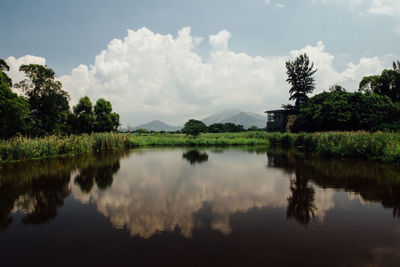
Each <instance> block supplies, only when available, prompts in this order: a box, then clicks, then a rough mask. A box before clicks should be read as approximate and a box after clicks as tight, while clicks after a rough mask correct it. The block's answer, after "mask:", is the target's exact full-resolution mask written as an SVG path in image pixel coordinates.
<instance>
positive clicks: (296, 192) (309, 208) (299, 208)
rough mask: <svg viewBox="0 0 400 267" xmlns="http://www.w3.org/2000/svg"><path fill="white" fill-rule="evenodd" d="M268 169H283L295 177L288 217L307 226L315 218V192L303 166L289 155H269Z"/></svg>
mask: <svg viewBox="0 0 400 267" xmlns="http://www.w3.org/2000/svg"><path fill="white" fill-rule="evenodd" d="M267 157H268V167H276V168H282V169H284V170H285V171H286V172H287V173H289V174H291V175H293V174H294V177H291V178H290V192H291V195H290V196H289V198H288V206H287V210H286V216H287V218H288V219H291V218H294V219H295V220H296V222H298V223H300V224H302V225H305V226H307V225H308V223H309V222H310V221H311V220H312V219H313V218H314V216H315V210H316V208H315V205H314V199H315V190H314V188H313V187H312V186H311V185H310V184H309V181H308V177H309V176H307V175H306V174H305V173H304V172H303V171H302V168H301V166H299V165H298V164H297V161H296V158H294V157H292V156H290V155H289V154H287V153H278V154H274V153H267Z"/></svg>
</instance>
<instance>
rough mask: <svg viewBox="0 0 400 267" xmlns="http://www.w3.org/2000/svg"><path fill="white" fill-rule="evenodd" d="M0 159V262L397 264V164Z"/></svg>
mask: <svg viewBox="0 0 400 267" xmlns="http://www.w3.org/2000/svg"><path fill="white" fill-rule="evenodd" d="M0 166H1V167H0V168H1V169H0V174H1V177H0V266H177V265H178V266H180V265H182V266H215V265H217V266H400V170H399V169H398V168H397V167H395V166H391V165H383V164H378V163H374V162H371V161H357V160H351V161H343V160H332V159H329V160H328V159H321V158H316V157H313V156H310V155H305V154H302V153H300V152H295V151H292V152H287V151H266V150H263V149H254V148H253V149H246V148H242V149H239V148H237V149H200V150H196V149H183V148H179V149H155V148H154V149H141V150H132V151H129V152H119V153H111V154H101V155H87V156H84V157H80V158H73V159H58V160H56V159H54V160H47V161H35V162H30V163H25V164H8V165H0Z"/></svg>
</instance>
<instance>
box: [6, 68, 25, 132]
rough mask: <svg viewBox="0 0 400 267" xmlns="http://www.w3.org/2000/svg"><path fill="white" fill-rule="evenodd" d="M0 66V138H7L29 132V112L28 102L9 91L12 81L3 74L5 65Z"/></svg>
mask: <svg viewBox="0 0 400 267" xmlns="http://www.w3.org/2000/svg"><path fill="white" fill-rule="evenodd" d="M0 65H1V71H0V125H1V127H0V138H8V137H11V136H13V135H15V134H16V133H26V132H27V131H28V130H29V127H30V111H29V104H28V101H27V100H26V99H25V98H24V97H21V96H18V95H17V94H15V93H13V92H12V91H11V88H10V86H11V85H12V81H11V79H10V78H9V77H8V76H7V74H5V73H4V72H3V70H9V67H8V65H7V63H5V62H4V61H0Z"/></svg>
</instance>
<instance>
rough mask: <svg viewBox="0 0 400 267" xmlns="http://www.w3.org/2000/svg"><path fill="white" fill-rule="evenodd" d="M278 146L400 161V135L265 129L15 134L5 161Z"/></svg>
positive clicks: (5, 146)
mask: <svg viewBox="0 0 400 267" xmlns="http://www.w3.org/2000/svg"><path fill="white" fill-rule="evenodd" d="M238 145H246V146H275V147H297V148H299V149H303V150H307V151H311V152H315V153H317V154H319V155H322V156H333V157H339V158H343V157H360V158H371V159H375V160H378V161H383V162H390V163H396V164H399V163H400V134H399V133H386V132H375V133H369V132H326V133H300V134H282V133H266V132H260V131H257V132H241V133H206V134H201V135H200V136H198V137H197V138H193V137H190V136H187V135H184V134H177V133H142V134H138V133H135V134H127V133H94V134H90V135H87V134H84V135H70V136H48V137H44V138H25V137H15V138H12V139H8V140H3V141H0V161H1V162H12V161H21V160H28V159H40V158H52V157H61V156H75V155H79V154H82V153H87V152H92V151H112V150H119V149H128V148H135V147H150V146H238Z"/></svg>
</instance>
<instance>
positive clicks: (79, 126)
mask: <svg viewBox="0 0 400 267" xmlns="http://www.w3.org/2000/svg"><path fill="white" fill-rule="evenodd" d="M73 110H74V116H75V125H74V128H75V131H76V132H78V133H91V132H92V131H93V130H94V123H95V117H94V112H93V104H92V101H90V98H89V97H87V96H85V97H82V98H81V99H79V102H78V104H76V106H74V108H73Z"/></svg>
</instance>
